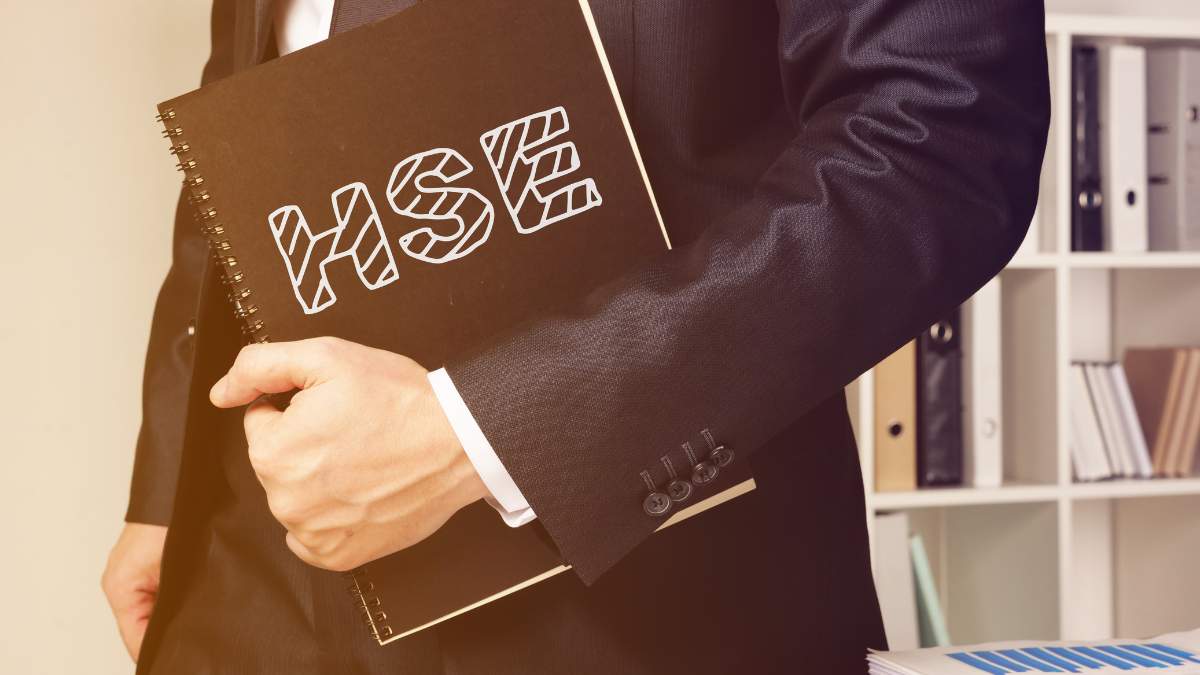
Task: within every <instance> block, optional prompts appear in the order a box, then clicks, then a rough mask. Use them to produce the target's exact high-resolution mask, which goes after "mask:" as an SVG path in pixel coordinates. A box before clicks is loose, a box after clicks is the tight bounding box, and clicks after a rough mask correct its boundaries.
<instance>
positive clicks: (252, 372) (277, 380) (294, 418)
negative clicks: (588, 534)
mask: <svg viewBox="0 0 1200 675" xmlns="http://www.w3.org/2000/svg"><path fill="white" fill-rule="evenodd" d="M426 375H427V373H426V371H425V369H424V368H422V367H421V366H420V365H418V364H417V363H415V362H414V361H412V360H411V359H408V358H405V357H403V356H400V355H398V354H393V353H391V352H387V351H382V350H379V349H371V348H369V347H364V346H362V345H359V344H355V343H352V342H347V341H345V340H338V339H336V338H315V339H312V340H301V341H298V342H277V343H271V344H257V345H250V346H247V347H245V348H243V349H242V351H241V353H240V354H238V357H237V360H236V361H235V362H234V364H233V367H232V368H230V369H229V372H228V373H226V375H225V376H224V377H222V378H221V379H220V380H218V381H217V383H216V384H215V385H213V388H212V391H211V392H210V398H211V399H212V402H213V404H214V405H216V406H217V407H220V408H232V407H236V406H242V405H246V404H248V403H253V404H252V405H250V407H249V408H248V409H247V410H246V440H247V442H248V444H249V448H250V449H249V452H250V463H251V465H252V466H253V467H254V471H255V473H256V474H257V475H258V479H259V481H260V482H261V483H262V485H263V488H264V489H265V490H266V493H267V503H268V505H269V507H270V509H271V513H273V514H274V515H275V518H276V519H278V520H279V522H280V523H282V524H283V526H284V527H286V528H287V530H288V534H287V546H288V548H290V549H291V550H292V552H293V553H295V554H296V555H297V556H298V557H299V558H300V559H301V560H304V561H305V562H307V563H309V564H311V565H315V566H317V567H323V568H326V569H331V570H339V571H341V570H349V569H352V568H354V567H357V566H358V565H361V564H363V563H365V562H370V561H372V560H375V559H377V558H381V557H383V556H385V555H388V554H389V553H394V552H396V551H399V550H401V549H404V548H407V547H409V546H412V545H413V544H415V543H417V542H419V541H421V540H422V539H424V538H425V537H428V536H429V535H431V534H433V533H434V532H435V531H436V530H437V529H438V528H439V527H441V526H442V524H443V523H445V522H446V521H447V520H448V519H449V518H450V516H452V515H454V513H455V512H456V511H458V510H459V509H460V508H462V507H464V506H466V505H468V504H470V503H472V502H474V501H476V500H478V499H481V498H483V497H484V496H486V495H487V488H486V487H485V486H484V484H483V481H482V480H481V479H480V478H479V475H478V474H477V473H476V472H475V468H474V466H472V465H471V461H470V460H469V459H468V458H467V455H466V453H465V452H464V451H463V449H462V446H461V445H460V444H459V442H458V438H457V437H456V436H455V435H454V430H453V429H452V428H451V427H450V422H449V420H447V419H446V416H445V414H444V413H443V412H442V408H441V405H439V403H438V400H437V398H436V396H435V395H434V393H433V389H432V387H431V386H430V384H429V380H428V379H427V377H426ZM293 389H299V390H300V391H299V392H298V393H297V394H296V395H295V396H294V397H293V398H292V402H291V405H290V406H289V407H288V408H287V410H285V411H283V412H280V411H279V410H277V409H275V407H274V406H272V405H271V404H269V403H267V402H266V401H256V399H257V398H258V397H259V396H261V395H262V394H273V393H281V392H287V391H291V390H293Z"/></svg>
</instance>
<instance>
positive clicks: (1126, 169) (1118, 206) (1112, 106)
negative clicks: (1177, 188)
mask: <svg viewBox="0 0 1200 675" xmlns="http://www.w3.org/2000/svg"><path fill="white" fill-rule="evenodd" d="M1100 158H1101V162H1102V169H1103V170H1102V171H1101V175H1102V180H1103V186H1104V187H1103V193H1104V197H1105V198H1104V241H1105V248H1107V249H1108V250H1110V251H1119V252H1122V253H1136V252H1141V251H1145V250H1147V244H1148V241H1149V234H1148V233H1149V229H1148V213H1147V212H1148V210H1147V202H1148V201H1149V200H1148V196H1147V194H1146V193H1147V188H1148V185H1149V183H1148V180H1147V172H1146V50H1145V48H1143V47H1135V46H1132V45H1113V46H1111V47H1106V48H1104V49H1101V50H1100Z"/></svg>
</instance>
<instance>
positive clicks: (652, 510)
mask: <svg viewBox="0 0 1200 675" xmlns="http://www.w3.org/2000/svg"><path fill="white" fill-rule="evenodd" d="M642 508H643V509H645V511H646V515H650V516H655V517H658V516H662V515H664V514H666V512H667V511H670V510H671V498H670V497H668V496H667V495H665V494H663V493H661V492H651V493H650V494H648V495H646V499H645V500H643V501H642Z"/></svg>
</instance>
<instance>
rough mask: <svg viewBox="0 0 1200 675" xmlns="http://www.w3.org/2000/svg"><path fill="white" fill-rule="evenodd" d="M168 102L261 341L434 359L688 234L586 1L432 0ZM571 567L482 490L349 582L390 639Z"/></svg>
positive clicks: (169, 124)
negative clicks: (662, 211)
mask: <svg viewBox="0 0 1200 675" xmlns="http://www.w3.org/2000/svg"><path fill="white" fill-rule="evenodd" d="M159 118H160V119H161V121H162V122H163V125H164V127H165V135H166V136H167V137H168V138H169V139H170V141H171V152H172V153H174V154H175V155H176V156H177V157H178V161H179V169H180V170H182V171H183V173H184V176H185V179H184V182H185V185H186V186H187V188H186V189H187V192H188V196H189V198H190V201H191V203H192V204H194V205H195V208H196V218H197V220H198V223H199V226H200V227H202V228H203V230H204V232H205V234H206V235H207V236H208V237H209V239H210V243H211V248H212V250H213V252H214V255H215V256H216V259H217V265H218V267H220V268H221V270H222V272H223V274H224V281H225V283H226V286H227V288H228V290H229V297H230V301H231V303H232V306H233V311H234V312H235V313H236V314H237V316H238V317H240V318H241V319H243V321H244V328H243V330H244V332H245V333H246V335H247V337H248V339H250V340H257V341H268V340H270V341H283V340H295V339H301V338H307V337H314V336H320V335H335V336H338V337H342V338H345V339H349V340H353V341H355V342H360V343H363V344H367V345H370V346H374V347H379V348H383V349H388V350H390V351H394V352H398V353H401V354H404V355H406V356H409V357H411V358H413V359H415V360H417V361H418V362H420V363H421V364H423V365H424V366H426V367H427V368H430V369H434V368H437V367H440V366H442V365H443V364H444V363H445V362H446V361H447V360H448V359H449V358H450V357H452V356H454V355H455V354H459V353H462V352H464V351H466V350H469V349H470V348H471V347H472V346H474V345H478V344H480V343H483V342H485V341H486V340H487V339H488V338H489V337H490V336H494V335H496V334H498V333H501V332H503V331H505V330H508V329H511V328H512V327H514V326H515V325H517V324H519V323H520V322H522V321H526V320H530V319H532V318H535V317H537V316H539V315H543V314H546V313H549V312H553V311H554V310H555V308H556V307H559V306H561V305H563V304H564V303H566V302H568V301H570V300H572V299H574V298H577V297H580V296H583V295H586V294H587V293H588V292H589V291H591V290H593V289H595V288H596V287H597V286H599V285H601V284H603V283H604V282H605V281H608V280H611V279H613V278H615V277H617V276H619V275H620V274H621V273H622V272H623V271H625V270H627V269H630V268H631V267H633V266H636V265H638V264H640V263H645V262H646V261H647V260H649V259H650V258H652V257H654V256H657V255H660V254H663V253H664V252H665V251H666V250H667V249H668V248H669V242H668V239H667V234H666V230H665V228H664V227H663V224H662V221H661V217H660V216H659V214H658V209H657V206H656V205H655V203H654V197H653V194H652V193H651V191H650V186H649V182H648V179H647V177H646V173H645V171H644V169H643V167H642V164H641V160H640V158H639V156H638V153H637V148H636V146H635V143H634V140H633V136H632V133H631V131H630V128H629V124H628V121H627V120H626V118H625V114H624V112H623V109H622V107H621V103H620V100H619V95H618V93H617V90H616V86H615V84H614V82H613V79H612V74H611V71H610V70H609V68H608V65H607V62H606V60H605V58H604V54H603V49H602V47H601V45H600V42H599V39H598V37H597V33H596V28H595V25H594V22H593V19H592V17H591V13H590V10H589V8H588V6H587V3H586V0H580V1H578V2H577V1H576V0H431V1H427V2H423V3H420V4H418V5H416V6H414V7H412V8H411V9H408V10H405V11H404V12H402V13H400V14H398V15H396V16H393V17H391V18H388V19H385V20H383V21H379V22H377V23H374V24H370V25H367V26H364V27H361V28H359V29H356V30H353V31H350V32H347V33H343V34H341V35H338V36H336V37H333V38H331V39H329V40H328V41H325V42H323V43H320V44H317V45H314V46H313V47H310V48H307V49H303V50H300V51H298V52H295V53H293V54H289V55H287V56H284V57H281V58H278V59H274V60H272V61H269V62H267V63H264V64H262V65H260V66H258V67H255V68H253V69H250V70H248V71H245V72H242V73H239V74H237V75H235V76H232V77H230V78H227V79H224V80H221V81H218V82H214V83H212V84H210V85H207V86H205V87H203V88H201V89H199V90H197V91H193V92H191V93H188V94H185V95H183V96H180V97H178V98H175V99H172V100H169V101H166V102H164V103H162V104H160V105H159ZM718 481H720V482H718V483H715V484H714V487H717V488H718V489H716V490H709V491H708V492H709V494H713V495H714V496H713V497H710V498H709V499H707V500H704V501H698V502H696V503H693V504H690V505H688V504H679V505H678V506H677V508H676V509H675V512H674V513H673V514H672V517H671V519H669V520H667V521H666V523H667V524H670V523H673V522H678V520H680V519H682V518H685V517H688V516H689V515H691V514H693V513H698V512H700V511H702V510H704V509H705V508H708V507H710V506H712V505H715V504H717V503H720V502H721V501H724V500H725V499H728V498H730V497H733V496H736V495H738V494H742V493H744V492H746V491H747V490H750V489H752V488H753V481H752V480H750V478H749V475H748V474H744V475H736V474H735V472H734V471H733V470H732V469H731V470H729V471H727V472H724V473H723V474H722V475H721V476H719V478H718ZM685 506H686V507H687V508H683V507H685ZM631 508H639V509H640V508H641V505H640V504H638V505H633V506H631ZM565 569H567V567H566V566H565V565H564V564H563V562H562V560H561V559H560V557H559V554H558V552H557V551H556V549H555V547H554V545H553V543H552V541H551V540H550V538H549V537H548V535H547V534H546V532H545V530H544V529H543V528H542V527H541V526H540V525H539V524H537V523H536V521H535V522H534V523H532V524H530V525H526V526H524V527H520V528H515V529H514V528H509V527H507V526H505V525H504V524H503V522H502V521H501V519H500V518H499V516H498V515H497V514H496V513H495V512H494V511H493V510H492V509H491V508H490V507H489V506H487V505H486V504H484V503H483V502H478V503H476V504H474V505H472V506H470V507H467V508H465V509H463V510H462V511H460V512H459V513H458V514H456V515H455V516H454V517H453V518H452V519H451V520H450V521H449V522H448V523H447V524H446V525H445V526H444V527H443V528H442V529H440V530H439V531H438V532H437V533H436V534H434V535H433V536H432V537H430V538H429V539H427V540H426V541H424V542H422V543H420V544H418V545H416V546H414V547H412V548H409V549H407V550H405V551H401V552H399V553H396V554H394V555H392V556H389V557H386V558H383V559H381V560H378V561H376V562H374V563H371V564H369V565H367V566H366V567H364V568H360V569H358V570H354V571H353V572H352V573H350V574H348V576H347V582H348V584H349V590H350V593H351V598H352V601H353V602H354V603H356V604H357V605H358V607H359V608H360V610H361V614H362V617H363V618H364V619H365V622H366V625H367V626H368V628H369V631H370V635H371V636H372V637H373V638H374V639H375V640H377V641H378V642H379V643H380V644H385V643H388V642H391V641H393V640H398V639H400V638H402V637H404V636H406V635H410V634H412V633H415V632H417V631H419V630H421V629H423V628H425V627H428V626H431V625H433V624H436V623H438V622H439V621H442V620H445V619H447V618H450V617H452V616H455V615H456V614H459V613H461V612H463V611H467V610H470V609H472V608H474V607H477V606H479V605H482V604H484V603H486V602H488V601H490V600H492V599H495V598H498V597H501V596H503V595H505V594H507V593H510V592H513V591H515V590H518V589H520V588H523V587H526V586H528V585H530V584H533V583H536V582H538V581H540V580H542V579H545V578H547V577H550V576H553V575H554V574H557V573H558V572H561V571H563V570H565Z"/></svg>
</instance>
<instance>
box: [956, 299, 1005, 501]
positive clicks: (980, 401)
mask: <svg viewBox="0 0 1200 675" xmlns="http://www.w3.org/2000/svg"><path fill="white" fill-rule="evenodd" d="M963 310H964V311H963V313H962V329H963V341H962V346H963V366H964V367H963V393H964V399H965V400H964V401H963V408H964V409H963V423H964V427H965V428H964V430H963V431H964V434H963V440H964V441H965V446H966V447H965V448H964V450H965V451H966V452H964V453H963V478H964V479H965V482H966V483H967V484H968V485H973V486H975V487H999V486H1000V483H1001V481H1002V480H1003V474H1004V460H1003V451H1002V448H1003V447H1004V444H1003V439H1002V433H1001V432H1002V429H1001V427H1002V424H1001V422H1002V418H1001V405H1002V400H1001V392H1002V391H1003V390H1002V387H1001V378H1000V366H1001V362H1000V358H1001V357H1000V277H995V278H993V279H992V280H991V281H989V282H988V283H987V284H986V285H985V286H984V287H983V288H981V289H979V291H978V292H977V293H975V295H974V296H972V297H971V299H970V300H968V301H967V304H966V306H965V307H964V308H963Z"/></svg>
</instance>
